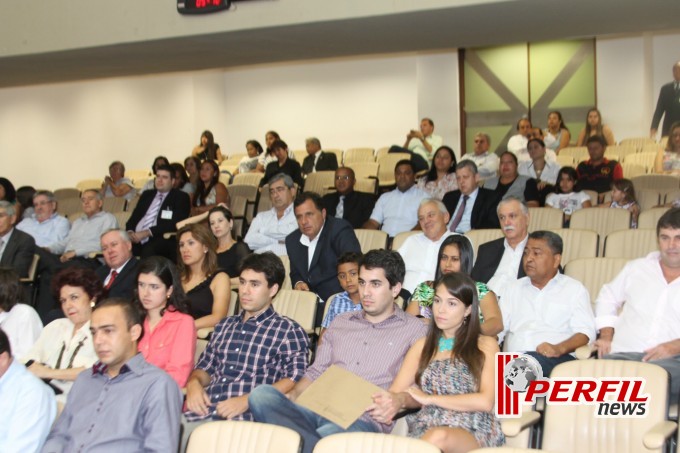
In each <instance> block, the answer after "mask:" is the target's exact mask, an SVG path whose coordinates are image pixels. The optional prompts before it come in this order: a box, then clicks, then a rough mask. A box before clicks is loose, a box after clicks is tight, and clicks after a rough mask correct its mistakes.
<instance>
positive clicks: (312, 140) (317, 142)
mask: <svg viewBox="0 0 680 453" xmlns="http://www.w3.org/2000/svg"><path fill="white" fill-rule="evenodd" d="M305 143H314V144H315V145H316V146H318V147H319V148H321V142H320V141H319V139H318V138H316V137H309V138H308V139H305Z"/></svg>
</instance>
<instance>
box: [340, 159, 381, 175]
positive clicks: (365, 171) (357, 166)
mask: <svg viewBox="0 0 680 453" xmlns="http://www.w3.org/2000/svg"><path fill="white" fill-rule="evenodd" d="M347 166H348V167H351V168H352V170H354V176H355V177H356V179H362V178H377V177H378V173H379V169H380V164H379V163H378V162H354V164H349V165H347Z"/></svg>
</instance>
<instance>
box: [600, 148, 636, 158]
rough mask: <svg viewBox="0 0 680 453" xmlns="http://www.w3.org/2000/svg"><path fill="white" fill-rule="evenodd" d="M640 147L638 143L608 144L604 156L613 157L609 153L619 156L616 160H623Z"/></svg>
mask: <svg viewBox="0 0 680 453" xmlns="http://www.w3.org/2000/svg"><path fill="white" fill-rule="evenodd" d="M638 150H639V148H638V147H637V146H636V145H627V144H619V145H613V146H607V149H606V150H605V152H604V157H606V158H608V159H611V157H609V155H615V156H617V158H616V159H615V160H623V159H625V158H626V156H628V155H629V154H635V153H637V152H638Z"/></svg>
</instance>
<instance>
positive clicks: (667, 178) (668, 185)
mask: <svg viewBox="0 0 680 453" xmlns="http://www.w3.org/2000/svg"><path fill="white" fill-rule="evenodd" d="M632 181H633V185H634V186H635V190H636V191H638V190H640V189H654V190H658V191H659V192H668V191H670V190H677V189H678V188H679V187H680V178H678V177H677V176H672V175H657V174H652V175H643V176H637V177H635V178H633V179H632Z"/></svg>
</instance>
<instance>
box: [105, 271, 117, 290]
mask: <svg viewBox="0 0 680 453" xmlns="http://www.w3.org/2000/svg"><path fill="white" fill-rule="evenodd" d="M117 275H118V272H116V271H115V270H114V271H111V277H109V282H108V283H107V284H106V286H105V287H104V289H105V290H107V291H108V290H109V289H110V288H111V285H113V282H114V280H115V279H116V276H117Z"/></svg>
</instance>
